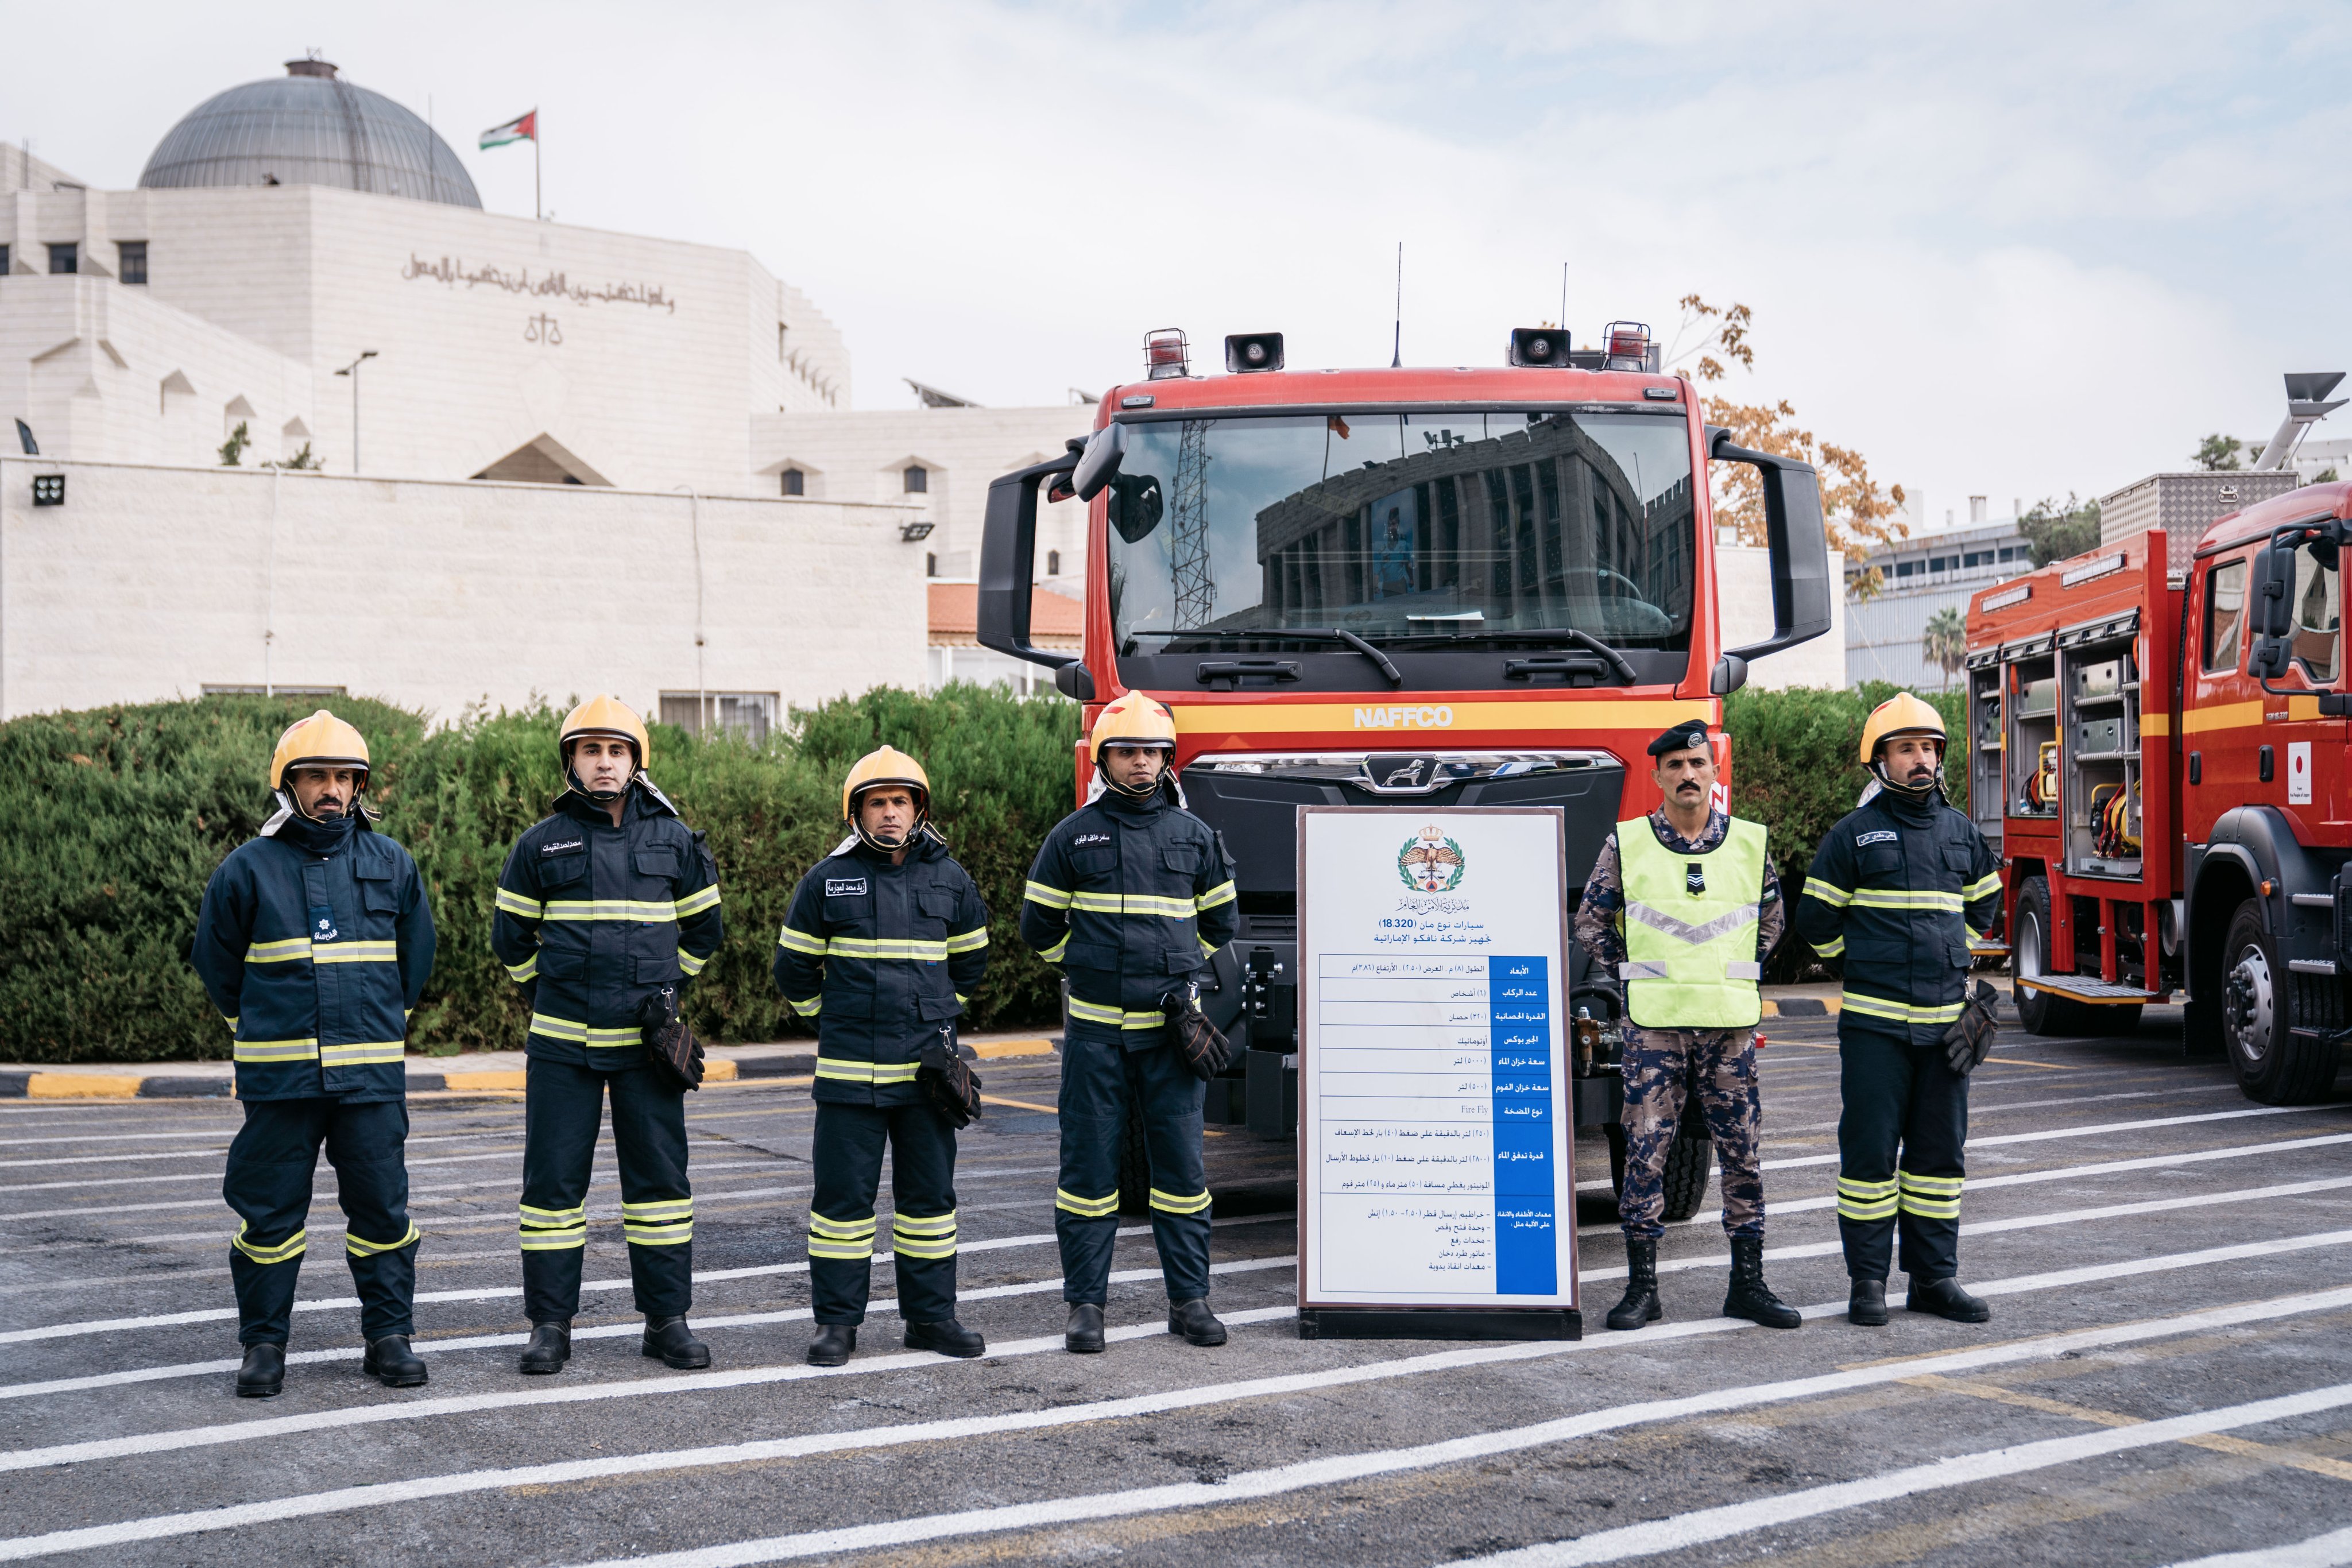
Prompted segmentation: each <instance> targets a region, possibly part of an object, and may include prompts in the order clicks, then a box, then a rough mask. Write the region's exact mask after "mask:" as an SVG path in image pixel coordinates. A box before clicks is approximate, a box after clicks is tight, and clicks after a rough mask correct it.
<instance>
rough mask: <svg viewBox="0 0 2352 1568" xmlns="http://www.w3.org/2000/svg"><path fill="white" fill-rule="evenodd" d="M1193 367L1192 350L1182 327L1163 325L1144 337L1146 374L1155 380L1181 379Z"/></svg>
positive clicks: (1144, 367) (1144, 368) (1144, 366)
mask: <svg viewBox="0 0 2352 1568" xmlns="http://www.w3.org/2000/svg"><path fill="white" fill-rule="evenodd" d="M1143 370H1144V374H1145V375H1146V376H1148V377H1149V378H1150V379H1151V380H1152V381H1155V382H1165V381H1181V380H1183V378H1184V376H1185V375H1186V374H1187V373H1188V372H1189V371H1191V370H1192V350H1191V349H1190V348H1189V347H1187V346H1186V344H1185V342H1184V333H1183V329H1181V328H1177V327H1162V328H1160V329H1159V330H1158V331H1156V332H1147V333H1145V334H1144V338H1143Z"/></svg>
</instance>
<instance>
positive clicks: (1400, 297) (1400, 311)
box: [1389, 240, 1404, 371]
mask: <svg viewBox="0 0 2352 1568" xmlns="http://www.w3.org/2000/svg"><path fill="white" fill-rule="evenodd" d="M1403 363H1404V241H1402V240H1399V241H1397V296H1396V346H1395V347H1394V348H1393V349H1392V350H1390V353H1389V369H1391V370H1392V371H1393V370H1396V369H1399V368H1400V367H1402V365H1403Z"/></svg>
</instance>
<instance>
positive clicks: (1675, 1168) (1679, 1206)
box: [1664, 1107, 1715, 1221]
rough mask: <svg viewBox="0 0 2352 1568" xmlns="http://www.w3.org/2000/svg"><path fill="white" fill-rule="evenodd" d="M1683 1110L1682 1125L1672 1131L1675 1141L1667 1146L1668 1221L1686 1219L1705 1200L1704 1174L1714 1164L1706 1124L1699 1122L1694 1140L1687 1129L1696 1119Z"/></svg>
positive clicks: (1694, 1212) (1690, 1108) (1712, 1143)
mask: <svg viewBox="0 0 2352 1568" xmlns="http://www.w3.org/2000/svg"><path fill="white" fill-rule="evenodd" d="M1695 1109H1696V1107H1685V1113H1684V1116H1683V1122H1682V1126H1681V1127H1679V1128H1677V1129H1676V1130H1675V1141H1674V1142H1673V1143H1671V1144H1668V1145H1666V1171H1665V1181H1664V1186H1665V1190H1666V1212H1665V1218H1666V1219H1667V1220H1669V1221H1675V1220H1684V1219H1688V1218H1690V1217H1691V1216H1692V1215H1694V1214H1696V1213H1697V1212H1698V1206H1699V1205H1700V1204H1702V1203H1705V1202H1706V1173H1707V1169H1708V1167H1709V1166H1712V1165H1714V1163H1715V1141H1714V1140H1713V1139H1712V1138H1709V1137H1708V1136H1707V1135H1706V1124H1705V1123H1704V1122H1700V1123H1698V1127H1699V1131H1698V1134H1697V1135H1696V1137H1694V1136H1692V1135H1691V1134H1690V1132H1689V1129H1690V1127H1691V1126H1692V1124H1693V1122H1694V1120H1695V1118H1694V1117H1693V1116H1691V1115H1690V1111H1691V1110H1695Z"/></svg>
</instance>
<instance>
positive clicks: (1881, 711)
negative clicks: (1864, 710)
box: [1856, 692, 1946, 768]
mask: <svg viewBox="0 0 2352 1568" xmlns="http://www.w3.org/2000/svg"><path fill="white" fill-rule="evenodd" d="M1898 735H1932V736H1934V737H1936V751H1937V755H1938V756H1941V755H1942V753H1943V749H1944V746H1945V741H1946V737H1945V734H1944V716H1943V715H1942V714H1939V713H1937V711H1936V710H1935V708H1934V706H1931V705H1930V704H1927V703H1925V702H1922V701H1921V700H1920V699H1919V698H1917V697H1915V696H1913V695H1911V694H1910V693H1909V692H1897V693H1895V695H1893V696H1891V697H1888V698H1887V699H1886V700H1885V702H1883V703H1880V704H1879V705H1878V706H1876V707H1874V708H1872V709H1871V710H1870V718H1869V720H1868V721H1867V722H1865V723H1864V725H1863V727H1862V751H1861V755H1860V756H1859V757H1858V758H1856V760H1857V761H1859V762H1860V763H1861V764H1862V765H1863V766H1864V768H1867V767H1869V766H1870V765H1871V763H1872V762H1873V761H1874V760H1876V758H1877V757H1878V747H1879V743H1880V742H1881V741H1886V740H1892V739H1894V738H1895V737H1896V736H1898Z"/></svg>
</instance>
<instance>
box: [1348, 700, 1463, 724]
mask: <svg viewBox="0 0 2352 1568" xmlns="http://www.w3.org/2000/svg"><path fill="white" fill-rule="evenodd" d="M1356 727H1357V728H1358V729H1451V728H1453V727H1454V710H1453V709H1452V708H1451V707H1447V706H1443V705H1439V706H1421V707H1411V706H1404V705H1402V704H1401V705H1399V706H1395V707H1360V708H1358V709H1357V710H1356Z"/></svg>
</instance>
